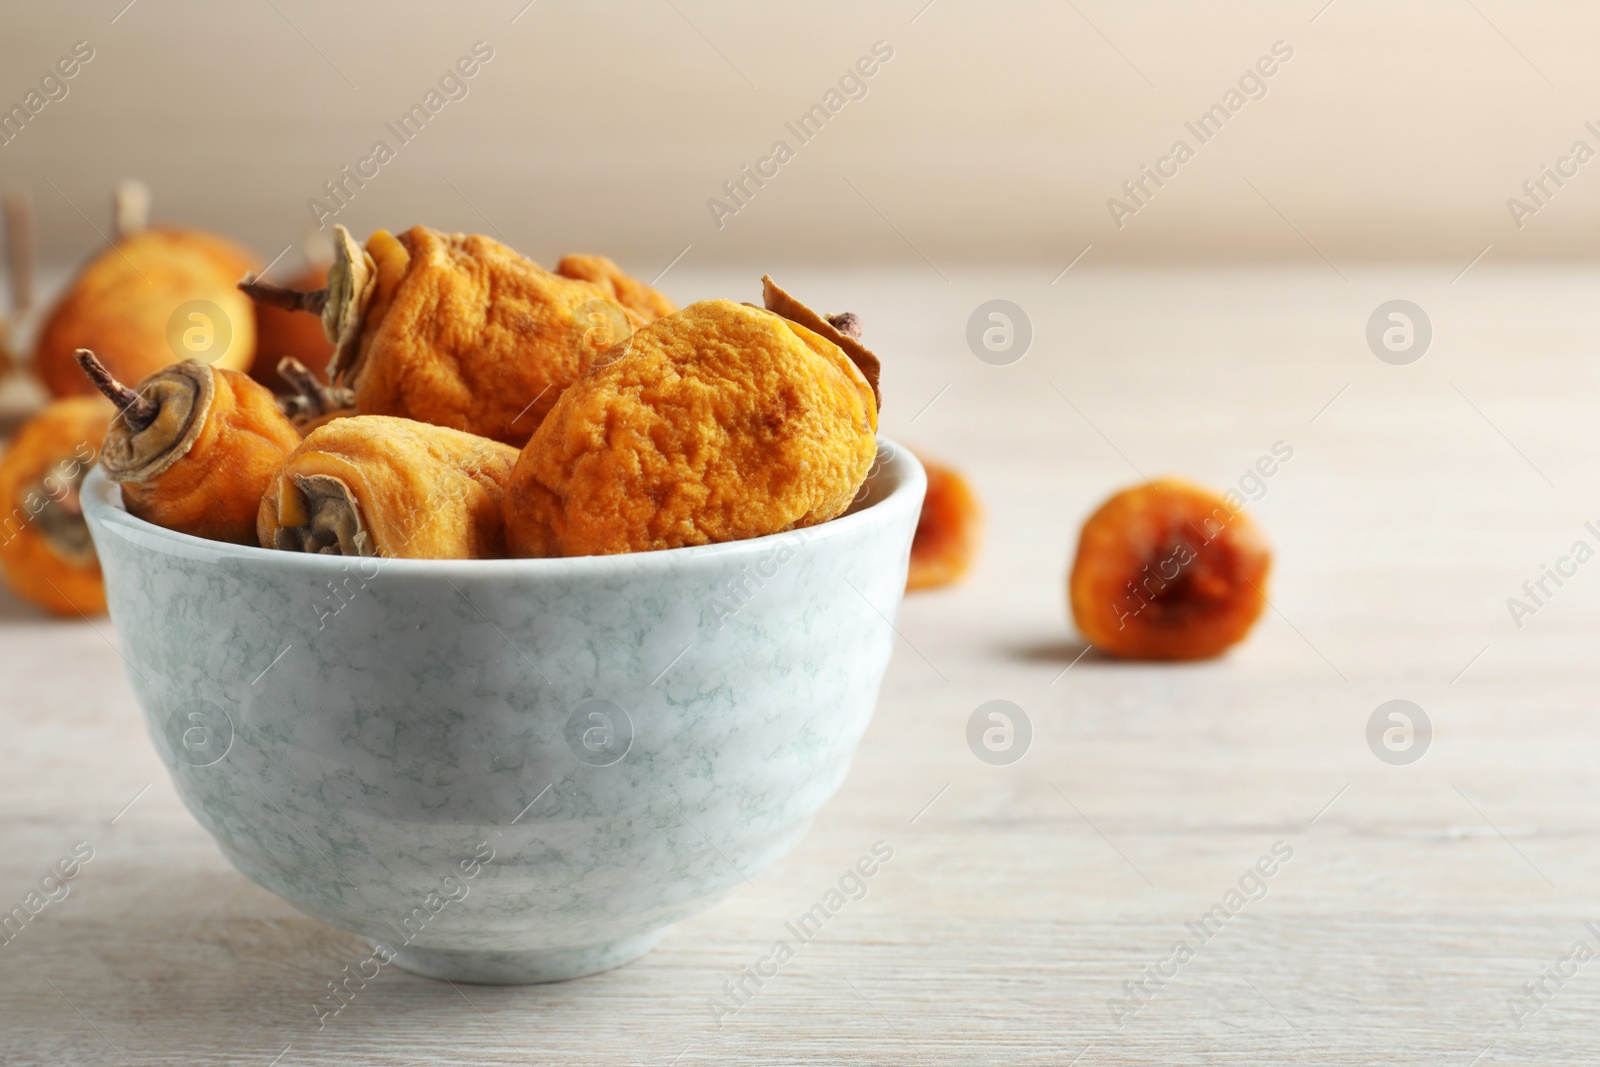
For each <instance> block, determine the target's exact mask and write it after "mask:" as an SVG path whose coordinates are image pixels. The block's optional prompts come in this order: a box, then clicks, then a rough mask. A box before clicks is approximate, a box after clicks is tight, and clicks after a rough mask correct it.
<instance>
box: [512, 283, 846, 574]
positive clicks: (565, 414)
mask: <svg viewBox="0 0 1600 1067" xmlns="http://www.w3.org/2000/svg"><path fill="white" fill-rule="evenodd" d="M609 355H610V359H609V362H606V363H604V364H601V365H598V366H596V367H594V368H593V369H591V370H590V371H589V372H588V373H587V374H585V375H584V377H583V378H581V379H580V380H579V381H578V382H577V384H575V385H573V386H572V387H571V388H569V389H568V390H567V391H566V393H565V394H563V395H562V397H561V400H560V401H559V402H557V404H556V406H555V408H554V409H553V410H552V411H551V412H550V415H549V417H548V418H546V420H545V421H544V423H543V424H542V425H541V426H540V427H539V430H538V432H536V433H535V434H534V435H533V438H532V440H530V441H529V442H528V445H527V447H526V448H524V449H523V450H522V455H521V457H520V458H519V459H518V460H517V466H516V470H515V471H514V472H513V473H512V476H511V486H510V488H509V489H508V491H507V493H506V533H507V537H508V540H509V543H510V549H511V552H512V554H513V555H519V556H587V555H606V554H610V553H617V552H647V551H653V550H656V549H665V548H677V547H680V546H683V545H701V544H708V543H712V542H719V541H734V540H739V539H743V538H748V537H760V536H763V535H766V534H773V533H780V532H782V531H785V530H790V529H795V528H797V527H804V526H811V525H814V524H816V523H819V522H826V521H827V520H829V519H832V518H834V517H836V516H838V515H840V514H842V513H843V512H844V511H845V509H846V508H848V507H849V506H850V503H851V499H852V498H853V497H854V496H855V493H856V490H857V489H858V488H859V487H860V485H861V483H862V481H863V480H864V479H865V477H866V475H867V471H868V469H869V468H870V467H871V465H872V461H873V459H874V458H875V456H876V455H877V441H876V437H875V434H876V431H877V425H878V412H877V407H876V405H875V404H874V403H873V396H872V388H871V386H870V385H868V383H867V381H866V379H865V378H864V377H863V376H862V374H861V372H860V371H859V370H858V369H856V366H855V364H853V363H852V362H850V360H849V358H848V357H847V356H846V355H845V354H844V352H843V351H842V350H841V349H840V348H839V347H838V346H836V345H834V344H833V343H832V342H831V341H827V340H824V339H823V338H822V337H819V336H818V335H816V334H814V333H812V332H811V331H810V330H807V329H805V328H804V327H802V326H797V325H795V324H794V323H792V322H790V321H788V320H787V319H783V318H780V317H779V316H777V315H775V314H773V313H771V312H768V311H762V310H760V309H758V308H752V307H749V306H747V305H743V304H736V303H733V302H732V301H728V300H707V301H704V302H702V303H698V304H692V305H690V306H689V307H687V308H685V309H684V310H683V311H681V312H679V313H678V314H676V315H669V316H668V317H666V318H664V319H660V320H658V321H656V322H654V323H652V324H650V325H649V326H646V327H645V328H644V329H642V330H640V331H639V332H638V333H636V334H634V336H633V338H632V340H631V341H630V342H629V343H628V344H627V345H625V346H619V347H618V349H616V350H614V351H613V352H612V353H610V354H609Z"/></svg>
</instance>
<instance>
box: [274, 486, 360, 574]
mask: <svg viewBox="0 0 1600 1067" xmlns="http://www.w3.org/2000/svg"><path fill="white" fill-rule="evenodd" d="M283 489H284V495H287V494H291V493H292V494H295V496H294V497H293V498H292V499H290V500H283V499H280V500H279V504H278V515H279V520H280V521H283V520H284V519H285V518H291V519H295V520H299V521H298V522H297V523H296V525H293V526H288V525H284V526H280V527H278V530H277V535H276V541H277V547H278V548H280V549H282V550H284V551H287V552H317V553H322V554H325V555H336V556H376V555H377V554H378V551H377V548H376V546H374V545H373V543H372V538H371V536H370V535H369V534H368V533H367V529H366V523H365V522H363V521H362V518H361V505H360V504H359V503H357V502H356V497H355V494H354V493H352V492H351V491H350V486H349V485H347V484H346V483H345V482H344V480H343V479H342V478H335V477H334V476H333V475H331V474H310V475H295V476H294V478H293V479H292V481H287V480H286V481H285V483H284V486H283Z"/></svg>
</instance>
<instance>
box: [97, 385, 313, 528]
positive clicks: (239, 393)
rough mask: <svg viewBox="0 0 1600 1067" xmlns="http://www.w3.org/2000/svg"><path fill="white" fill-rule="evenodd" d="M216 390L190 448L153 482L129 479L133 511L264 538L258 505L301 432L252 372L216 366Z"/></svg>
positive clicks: (151, 518)
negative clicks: (258, 531) (258, 533)
mask: <svg viewBox="0 0 1600 1067" xmlns="http://www.w3.org/2000/svg"><path fill="white" fill-rule="evenodd" d="M213 373H214V374H215V381H216V390H215V392H214V393H213V395H212V398H211V406H210V408H209V410H207V412H206V413H205V423H204V425H203V426H202V427H201V429H200V435H199V436H198V437H196V438H195V441H194V444H193V445H191V446H190V448H189V451H188V452H187V453H186V454H185V455H184V456H183V458H182V459H179V460H178V461H177V462H176V463H174V464H173V465H172V466H170V467H168V468H167V469H166V470H164V471H162V472H161V473H160V474H158V475H157V476H156V477H154V478H152V479H151V480H149V481H147V482H123V483H122V503H123V505H124V506H125V507H126V508H127V509H128V512H129V514H131V515H135V516H137V517H138V518H141V519H144V520H145V521H146V522H153V523H155V524H156V525H157V526H164V527H166V528H167V529H169V530H177V531H178V532H180V533H186V534H191V535H193V536H195V537H204V538H207V539H208V540H212V541H232V542H234V543H235V544H243V545H253V544H255V543H256V509H257V507H258V506H259V505H260V502H261V494H262V493H264V492H265V491H266V488H267V486H268V485H269V484H270V483H271V481H272V479H273V478H274V477H275V476H276V474H277V472H278V467H279V465H280V464H281V463H282V462H283V457H284V456H286V455H288V454H289V452H290V451H291V450H292V449H293V448H295V446H297V445H299V444H300V431H299V430H296V429H295V428H294V424H293V423H291V422H290V421H289V420H288V419H287V418H285V417H284V415H283V413H282V412H281V411H279V410H278V403H277V401H276V400H275V399H274V398H273V396H272V394H271V393H269V392H267V390H266V389H265V388H263V387H262V386H261V385H260V384H258V383H257V382H255V381H254V380H252V379H251V378H250V377H249V375H246V374H243V373H241V372H239V371H231V370H214V371H213Z"/></svg>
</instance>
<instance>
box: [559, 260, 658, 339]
mask: <svg viewBox="0 0 1600 1067" xmlns="http://www.w3.org/2000/svg"><path fill="white" fill-rule="evenodd" d="M556 273H557V274H559V275H561V276H562V277H563V278H575V279H577V280H578V281H583V282H589V283H591V284H593V285H595V286H598V287H599V289H600V291H601V292H603V293H605V295H606V296H608V297H610V298H611V299H612V300H615V301H616V302H617V303H619V304H621V305H622V306H623V307H625V308H627V309H628V310H630V311H633V312H635V313H636V314H638V316H639V317H640V318H641V319H643V320H644V321H645V323H651V322H654V321H656V320H657V319H659V318H661V317H662V316H664V315H671V314H673V313H674V312H676V311H677V310H678V305H677V304H674V303H673V302H672V301H671V300H669V299H667V297H666V296H665V295H664V294H662V293H659V292H657V291H656V290H655V289H652V288H651V287H650V286H648V285H646V284H645V283H644V282H641V281H639V280H638V279H637V278H633V277H630V276H629V275H628V274H626V273H624V272H623V270H622V268H621V267H619V266H617V265H616V264H615V263H613V262H611V260H609V259H607V258H606V257H605V256H589V255H576V254H575V255H570V256H562V257H561V262H560V263H557V264H556Z"/></svg>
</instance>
